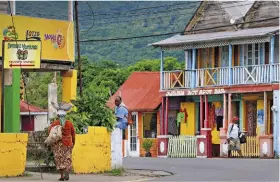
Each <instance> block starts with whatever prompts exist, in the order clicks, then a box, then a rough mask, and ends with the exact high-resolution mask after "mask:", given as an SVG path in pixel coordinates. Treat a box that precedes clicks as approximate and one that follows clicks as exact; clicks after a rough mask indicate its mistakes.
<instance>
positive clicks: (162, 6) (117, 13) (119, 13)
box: [80, 2, 197, 17]
mask: <svg viewBox="0 0 280 182" xmlns="http://www.w3.org/2000/svg"><path fill="white" fill-rule="evenodd" d="M185 4H188V5H191V4H197V2H188V3H176V4H172V5H161V6H151V7H146V8H138V9H131V10H126V11H125V12H124V11H117V12H113V13H96V14H94V16H107V15H121V14H128V13H127V12H132V13H130V14H135V13H136V12H135V11H142V10H147V9H154V8H167V7H172V6H178V5H185ZM86 16H91V15H90V14H85V15H82V16H80V17H86Z"/></svg>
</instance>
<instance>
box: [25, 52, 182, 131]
mask: <svg viewBox="0 0 280 182" xmlns="http://www.w3.org/2000/svg"><path fill="white" fill-rule="evenodd" d="M164 63H165V64H164V69H165V70H180V69H182V68H183V65H182V64H181V63H180V62H179V61H178V60H177V59H176V58H173V57H166V58H165V60H164ZM75 66H77V65H75ZM159 69H160V60H153V59H152V60H148V59H146V60H141V61H139V62H137V63H136V64H134V65H131V66H129V67H121V66H120V65H119V64H117V63H115V62H113V61H101V62H93V61H91V60H89V59H88V58H87V57H82V81H83V83H82V84H83V97H78V98H77V99H76V101H73V104H74V105H75V107H76V109H77V110H76V111H72V112H70V113H68V114H67V119H68V120H70V121H72V122H73V124H74V126H75V128H76V131H77V133H82V132H83V129H84V128H85V127H86V126H105V127H107V129H108V130H109V131H111V130H112V129H113V127H114V124H115V117H114V114H113V112H112V110H111V109H110V108H108V107H107V105H106V102H107V101H108V99H109V98H110V96H111V95H113V94H114V93H115V92H116V91H117V89H118V88H119V87H120V86H121V85H122V84H123V83H124V82H125V80H126V79H127V78H128V76H129V75H130V74H131V73H132V72H134V71H159ZM52 79H53V73H45V74H42V73H31V74H30V75H29V82H28V84H27V93H28V94H27V95H28V96H29V102H30V103H31V104H34V105H38V106H41V107H43V108H47V106H48V99H47V98H48V84H49V83H50V82H51V81H52ZM57 80H58V82H57V83H58V90H59V91H58V93H59V95H58V98H59V100H60V98H61V77H60V76H58V79H57ZM78 85H79V83H78Z"/></svg>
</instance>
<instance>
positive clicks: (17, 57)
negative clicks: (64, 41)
mask: <svg viewBox="0 0 280 182" xmlns="http://www.w3.org/2000/svg"><path fill="white" fill-rule="evenodd" d="M3 45H4V68H5V69H12V68H22V69H25V68H27V69H38V68H40V66H41V64H40V63H41V41H20V40H19V41H3Z"/></svg>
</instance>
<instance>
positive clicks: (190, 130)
mask: <svg viewBox="0 0 280 182" xmlns="http://www.w3.org/2000/svg"><path fill="white" fill-rule="evenodd" d="M181 108H182V109H186V110H187V113H188V119H187V122H188V124H187V125H186V123H181V129H180V134H181V135H193V136H194V135H195V122H196V116H195V113H196V112H195V109H196V108H195V103H194V102H181Z"/></svg>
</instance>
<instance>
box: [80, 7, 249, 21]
mask: <svg viewBox="0 0 280 182" xmlns="http://www.w3.org/2000/svg"><path fill="white" fill-rule="evenodd" d="M195 3H196V4H197V2H195ZM184 4H186V5H190V4H192V3H182V4H177V5H184ZM251 4H252V3H246V4H240V5H229V6H223V8H219V9H213V10H221V9H224V8H230V7H241V6H245V5H251ZM172 6H174V5H167V6H165V7H172ZM150 8H152V7H150ZM183 9H189V8H186V7H179V8H175V9H169V10H160V11H152V12H150V11H149V12H140V13H137V12H134V11H132V13H127V12H130V11H125V12H120V13H121V14H124V15H125V16H115V17H108V18H102V19H112V18H120V17H131V16H139V15H145V14H154V13H161V12H167V11H172V10H173V11H174V10H183ZM120 13H118V14H120ZM191 14H193V13H191ZM100 15H103V16H104V15H114V13H104V14H95V15H94V16H100ZM85 16H91V15H90V14H86V15H83V16H80V17H85ZM82 21H85V20H82Z"/></svg>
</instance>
